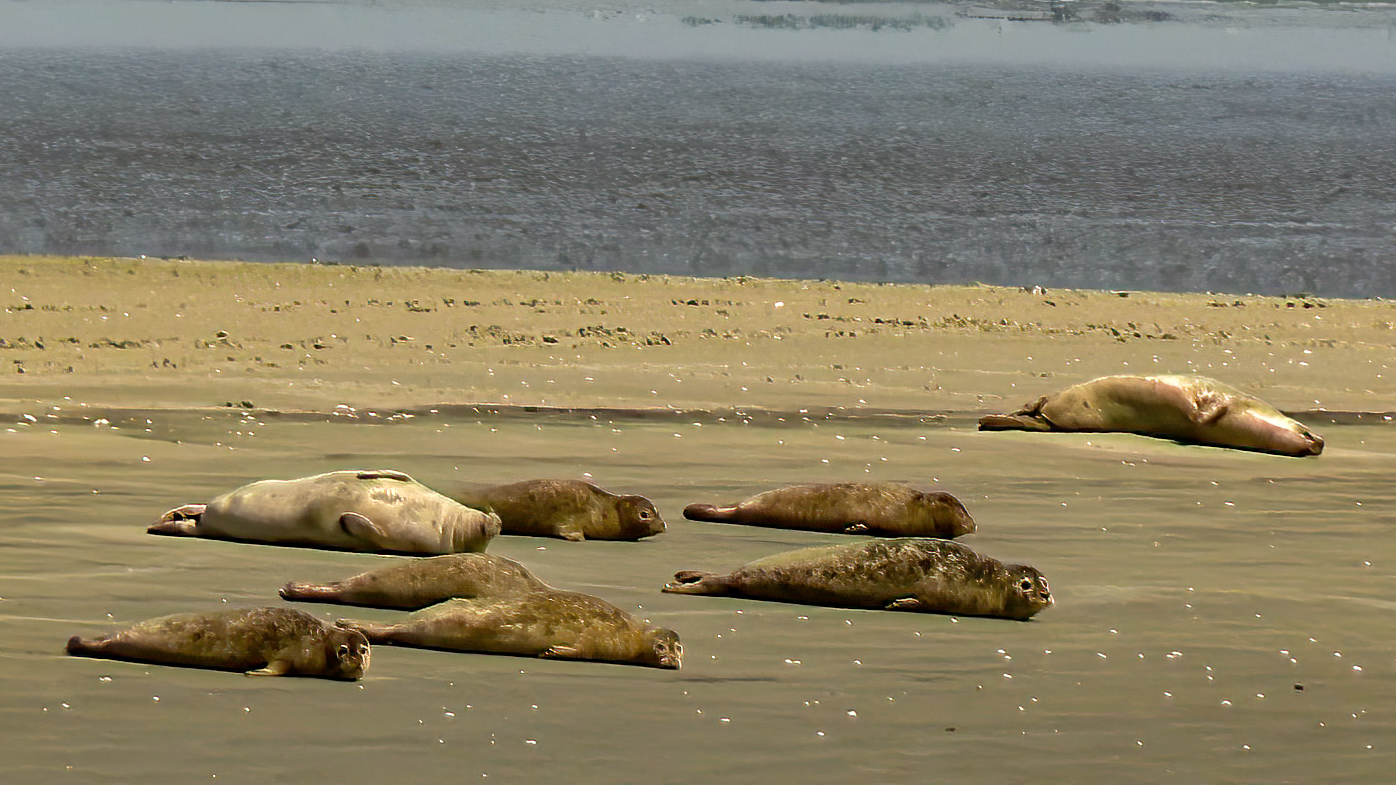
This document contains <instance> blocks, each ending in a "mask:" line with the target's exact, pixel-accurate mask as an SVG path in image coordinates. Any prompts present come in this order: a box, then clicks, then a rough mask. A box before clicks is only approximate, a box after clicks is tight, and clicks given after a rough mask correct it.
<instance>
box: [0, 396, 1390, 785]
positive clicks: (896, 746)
mask: <svg viewBox="0 0 1396 785" xmlns="http://www.w3.org/2000/svg"><path fill="white" fill-rule="evenodd" d="M40 414H41V415H42V413H40ZM40 419H41V423H39V424H34V425H24V424H21V425H15V426H13V427H7V428H4V429H0V446H2V447H3V449H0V495H2V496H3V498H4V499H5V504H4V506H3V509H0V598H3V599H0V624H3V629H4V631H5V635H4V644H3V657H0V694H3V696H4V697H3V699H0V734H3V737H4V739H5V745H4V748H5V762H4V763H3V767H4V780H5V782H7V783H51V782H56V781H63V780H65V779H71V780H73V781H81V782H146V783H165V782H170V783H174V782H180V783H185V782H190V781H200V780H207V781H215V780H216V781H217V782H257V783H264V782H298V783H299V782H354V783H367V782H382V781H385V780H393V781H407V780H410V781H414V782H463V781H488V782H499V781H503V782H553V781H566V782H586V783H589V782H598V783H600V782H605V783H617V782H620V783H638V782H653V781H656V780H662V781H669V782H698V781H714V780H721V781H729V782H760V781H800V782H819V783H824V782H827V783H846V782H854V781H858V782H926V781H947V782H973V783H979V782H1025V781H1041V782H1076V783H1110V784H1111V785H1113V784H1114V783H1120V782H1131V783H1155V782H1157V783H1171V782H1213V781H1216V782H1228V783H1266V784H1267V785H1268V784H1270V783H1278V782H1326V783H1334V782H1385V781H1387V779H1389V772H1390V771H1391V768H1392V765H1393V762H1396V746H1393V739H1394V738H1396V709H1394V708H1393V707H1396V662H1393V659H1392V656H1393V655H1392V648H1391V643H1390V629H1391V619H1392V614H1393V611H1394V610H1396V603H1393V601H1392V599H1391V588H1392V585H1393V576H1396V541H1393V539H1392V537H1391V536H1390V531H1389V529H1390V526H1391V524H1392V518H1391V514H1390V511H1391V509H1392V507H1393V503H1396V498H1393V491H1392V485H1391V483H1390V481H1389V475H1390V471H1389V469H1390V466H1391V464H1392V459H1393V454H1396V431H1393V430H1392V429H1391V428H1390V427H1382V426H1333V425H1320V424H1318V423H1314V425H1315V427H1319V428H1320V430H1321V431H1322V432H1323V434H1324V435H1325V436H1326V437H1327V440H1328V448H1327V450H1326V452H1325V453H1324V455H1323V456H1322V457H1321V458H1318V459H1313V460H1301V459H1287V458H1279V457H1274V456H1266V455H1258V454H1250V453H1243V452H1235V451H1227V450H1220V449H1212V448H1204V447H1187V446H1180V445H1175V444H1171V443H1168V442H1163V441H1158V440H1150V439H1145V438H1142V437H1133V436H1127V435H1106V436H1101V435H1048V434H1021V433H1020V434H1013V433H979V432H976V431H974V430H973V420H972V418H971V417H969V416H968V415H966V416H963V417H961V416H953V417H951V418H949V419H948V420H946V421H945V422H943V423H941V424H939V425H930V426H925V427H905V426H903V427H870V426H868V425H867V424H859V423H853V422H823V423H818V424H813V423H806V424H802V425H800V426H792V427H782V428H770V427H759V426H756V425H737V424H732V425H725V426H724V425H715V424H712V423H709V424H707V425H703V426H695V425H675V424H672V423H670V424H644V423H636V422H633V421H632V422H628V423H625V424H619V423H617V424H611V423H607V422H604V421H599V422H597V423H589V424H574V423H565V422H548V423H529V422H527V421H517V420H511V421H504V420H495V421H491V420H485V421H475V420H462V419H450V418H446V417H435V418H432V417H419V418H416V419H414V420H411V421H406V422H398V423H393V424H383V425H368V424H351V423H345V422H321V423H315V422H301V423H294V422H285V421H278V420H275V419H270V418H264V417H260V416H258V415H256V414H251V415H247V416H239V415H236V414H228V415H220V416H218V417H214V418H202V417H201V416H199V415H196V414H179V413H169V414H167V415H161V416H156V417H149V415H148V414H145V413H143V414H142V415H141V416H140V417H138V418H135V419H130V418H123V417H119V416H111V419H112V420H113V422H114V423H115V425H116V426H117V427H116V428H108V427H98V428H94V427H93V426H91V425H83V424H77V423H59V424H47V425H46V424H43V422H42V417H41V418H40ZM147 420H148V422H147ZM383 466H391V467H395V468H399V469H403V470H406V471H409V472H411V473H413V474H414V475H416V476H417V477H418V478H420V479H422V480H424V481H426V482H428V483H429V484H435V485H438V486H449V485H450V484H451V483H454V482H463V481H469V482H477V481H479V482H490V481H504V480H513V479H517V478H521V477H533V476H582V475H583V474H584V473H589V475H590V476H591V477H593V478H594V479H595V480H596V481H597V482H599V483H601V484H602V485H604V486H607V487H610V488H612V489H614V490H622V491H626V492H638V493H643V494H646V495H648V496H650V497H651V498H652V499H653V500H654V501H655V502H656V504H657V505H658V507H659V509H660V511H661V512H662V513H663V514H664V516H665V517H666V518H667V519H668V521H669V524H670V530H669V532H668V533H666V534H664V535H661V536H659V537H655V538H651V539H649V540H647V541H643V542H638V543H606V542H592V543H583V544H574V543H566V542H561V541H556V540H544V539H533V538H508V537H506V538H500V539H498V540H496V541H495V542H494V543H493V544H492V545H491V547H490V550H491V552H494V553H499V554H502V555H506V556H509V557H512V558H515V559H518V560H520V561H522V562H523V563H525V564H526V565H528V566H529V567H531V568H532V569H533V570H534V571H535V572H536V573H537V574H538V575H539V576H540V577H542V578H543V579H544V580H547V581H549V582H551V583H553V584H555V585H557V586H560V587H566V588H572V589H579V590H582V591H586V592H591V593H594V594H597V595H600V596H602V597H604V598H606V599H608V600H610V601H612V602H614V603H616V604H618V605H621V606H622V607H626V608H630V609H633V610H635V612H637V613H639V614H641V615H642V616H643V617H645V618H649V619H651V620H652V621H653V622H655V623H657V624H661V625H664V626H669V627H672V628H673V629H675V630H677V631H678V632H679V634H680V635H681V636H682V639H683V643H684V647H685V651H686V662H685V665H684V668H683V669H682V670H680V671H657V670H651V669H645V668H636V667H627V666H618V665H606V664H596V663H574V662H556V661H537V660H531V659H524V658H514V657H496V656H487V655H466V654H450V653H443V652H431V651H420V650H411V649H399V648H391V647H379V648H377V649H376V650H375V653H374V657H373V665H372V669H371V670H370V671H369V673H368V676H367V678H366V679H365V680H364V681H363V682H361V683H359V684H346V683H332V682H326V681H321V680H312V679H248V678H244V677H242V676H239V675H236V674H228V673H218V672H211V671H198V670H188V669H181V668H162V667H158V666H146V665H138V664H131V663H121V662H111V661H101V660H90V659H76V658H70V657H66V656H65V655H64V654H63V653H62V648H63V643H64V641H65V640H66V639H67V638H68V636H70V635H73V634H84V635H93V634H98V633H102V632H105V631H109V630H112V629H115V628H118V627H121V626H124V625H127V624H129V623H132V622H135V621H138V620H141V619H145V618H149V617H153V616H157V615H161V614H166V613H173V612H180V611H187V610H198V609H213V608H221V607H226V606H247V605H264V604H282V603H281V601H280V600H278V599H277V598H276V594H275V591H276V588H277V587H278V586H280V585H281V584H282V583H284V582H286V581H289V580H309V581H322V580H334V579H338V578H341V577H346V576H348V575H351V574H354V573H357V572H359V571H362V570H365V569H369V568H371V567H374V566H377V565H380V564H384V563H386V561H388V559H389V558H390V557H380V556H371V555H363V554H347V553H330V552H322V551H315V550H306V549H293V548H277V547H267V546H257V545H245V544H237V543H224V542H215V541H206V540H183V539H175V538H165V537H153V536H149V535H146V534H145V533H144V529H145V526H146V525H147V524H148V523H149V522H151V521H152V520H154V519H155V518H157V517H158V516H159V515H160V513H161V512H163V511H164V510H165V509H167V508H169V507H171V506H174V505H177V504H180V503H184V502H190V501H196V500H204V499H207V498H209V497H210V496H212V495H214V494H216V493H218V492H221V491H223V490H226V489H228V488H230V487H232V486H235V485H238V484H241V483H242V482H245V481H247V480H251V479H255V478H259V477H263V476H286V477H289V476H299V475H303V474H306V473H310V472H314V471H321V470H327V469H332V468H345V467H383ZM859 478H872V479H878V480H907V481H911V482H914V483H918V484H922V485H926V486H932V487H939V488H942V489H945V490H950V491H952V492H954V493H956V494H957V495H958V496H959V497H960V498H961V499H962V500H963V501H964V502H965V503H966V504H967V506H968V507H969V509H970V510H971V511H972V513H973V514H974V515H975V517H976V519H977V520H978V522H979V527H980V530H979V532H978V533H976V534H974V535H971V536H968V537H966V538H963V539H962V540H961V541H962V542H964V543H966V544H968V545H970V546H971V547H973V548H975V549H977V550H979V551H981V552H983V553H986V554H990V555H993V556H996V557H998V558H1001V559H1004V560H1011V561H1023V562H1027V563H1031V564H1033V565H1035V566H1037V567H1038V568H1039V569H1041V570H1042V571H1043V572H1044V573H1045V574H1046V575H1047V576H1048V578H1049V580H1050V581H1051V583H1052V586H1053V588H1054V590H1055V593H1056V598H1057V604H1056V606H1055V607H1053V608H1050V609H1048V610H1046V611H1044V612H1042V613H1041V614H1039V615H1038V616H1037V617H1036V618H1035V619H1034V620H1032V621H1031V622H1027V623H1019V622H1011V621H1002V620H993V619H971V618H952V617H947V616H936V615H927V614H908V613H888V612H872V611H846V610H837V609H829V608H813V607H802V606H796V605H782V604H774V603H761V602H755V601H748V600H739V599H727V598H710V597H688V596H678V595H667V594H661V593H660V592H659V588H660V586H661V585H662V584H663V583H664V582H665V580H667V579H668V578H669V577H670V576H671V575H672V573H673V572H674V571H675V570H678V569H704V570H714V571H719V570H720V571H725V570H727V569H730V568H732V567H735V566H737V565H739V564H741V563H743V562H745V561H748V560H751V559H754V558H758V557H761V556H764V555H768V554H771V553H775V552H778V551H782V550H786V549H789V548H794V547H800V546H806V545H814V544H821V543H831V542H846V541H850V540H851V539H852V538H844V537H839V536H835V535H820V534H813V533H802V532H782V531H774V530H766V529H755V528H748V527H738V526H725V525H721V524H700V523H694V522H688V521H684V520H682V518H681V517H680V511H681V509H682V507H683V506H684V505H685V504H687V503H690V502H694V501H729V500H736V499H739V498H743V497H745V496H746V495H748V494H749V493H752V492H754V491H756V490H761V489H763V488H766V487H771V486H774V485H779V484H783V483H788V482H800V481H835V480H852V479H859ZM300 607H302V608H304V609H306V610H309V611H311V612H312V613H315V614H317V615H319V616H321V617H324V618H334V617H336V616H354V617H358V618H370V617H371V618H392V617H394V616H395V615H396V614H394V613H392V612H388V611H372V610H363V609H351V608H336V607H333V606H307V605H302V606H300Z"/></svg>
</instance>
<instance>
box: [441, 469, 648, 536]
mask: <svg viewBox="0 0 1396 785" xmlns="http://www.w3.org/2000/svg"><path fill="white" fill-rule="evenodd" d="M454 498H455V499H456V501H458V502H460V503H461V504H464V505H466V506H468V507H474V508H475V509H477V510H485V511H487V512H493V513H495V514H496V515H498V516H499V519H500V521H501V527H502V528H501V533H503V534H527V535H533V536H537V537H561V538H562V539H564V540H573V541H581V540H584V539H585V540H638V539H640V538H642V537H649V536H650V535H652V534H662V533H663V532H664V519H663V518H661V517H660V516H659V511H658V510H656V509H655V508H654V504H652V503H651V502H650V500H649V499H646V498H645V497H643V496H631V495H626V496H622V495H618V494H614V493H611V492H610V491H607V490H603V489H601V488H598V487H597V486H595V485H592V484H591V483H589V482H585V481H583V480H524V481H523V482H516V483H511V484H509V485H496V486H493V487H489V488H482V489H479V490H463V491H461V492H460V493H457V494H456V495H455V497H454Z"/></svg>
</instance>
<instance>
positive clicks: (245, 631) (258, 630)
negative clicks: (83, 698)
mask: <svg viewBox="0 0 1396 785" xmlns="http://www.w3.org/2000/svg"><path fill="white" fill-rule="evenodd" d="M68 653H69V654H73V655H78V656H83V657H103V658H107V659H116V660H132V661H135V662H154V663H160V664H164V665H184V666H188V667H194V668H212V669H215V670H230V671H242V672H244V673H246V674H247V675H248V676H319V677H321V678H325V679H342V680H346V681H354V680H356V679H361V678H363V675H364V671H366V670H368V664H369V645H368V639H367V638H365V637H364V635H363V634H362V633H358V632H354V631H353V630H345V629H342V628H339V627H334V626H331V625H329V624H326V623H325V622H323V621H321V620H319V619H317V618H315V617H314V616H311V615H310V614H308V613H305V612H303V611H298V610H295V609H293V608H242V609H238V610H225V611H215V612H211V613H176V614H174V615H172V616H161V617H160V618H158V619H150V620H148V621H143V622H141V623H140V624H137V625H135V626H133V627H128V628H126V629H124V630H121V631H120V632H113V633H111V634H109V635H103V636H102V637H100V638H97V639H95V640H85V639H83V638H81V637H79V636H77V635H74V636H73V637H72V638H69V639H68Z"/></svg>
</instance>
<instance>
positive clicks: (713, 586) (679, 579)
mask: <svg viewBox="0 0 1396 785" xmlns="http://www.w3.org/2000/svg"><path fill="white" fill-rule="evenodd" d="M662 591H665V592H668V593H669V594H726V593H727V586H726V585H725V584H724V582H723V580H722V576H721V575H714V574H712V573H710V572H698V571H696V570H681V571H679V572H676V573H674V579H673V580H672V581H670V582H668V583H666V584H664V588H663V589H662Z"/></svg>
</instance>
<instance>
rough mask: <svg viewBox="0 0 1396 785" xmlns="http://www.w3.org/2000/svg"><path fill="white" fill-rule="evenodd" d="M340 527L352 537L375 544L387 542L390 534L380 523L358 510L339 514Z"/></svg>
mask: <svg viewBox="0 0 1396 785" xmlns="http://www.w3.org/2000/svg"><path fill="white" fill-rule="evenodd" d="M339 528H341V529H343V530H344V531H345V532H346V533H347V534H349V535H350V536H351V537H357V538H359V539H361V540H363V541H364V542H370V543H373V544H374V545H378V544H380V543H383V542H386V541H387V539H388V535H387V533H386V532H384V531H383V530H382V529H381V528H379V526H378V524H376V523H374V522H373V521H371V520H369V519H368V518H367V517H366V516H364V515H360V514H359V513H357V512H346V513H343V514H342V515H340V516H339Z"/></svg>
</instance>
